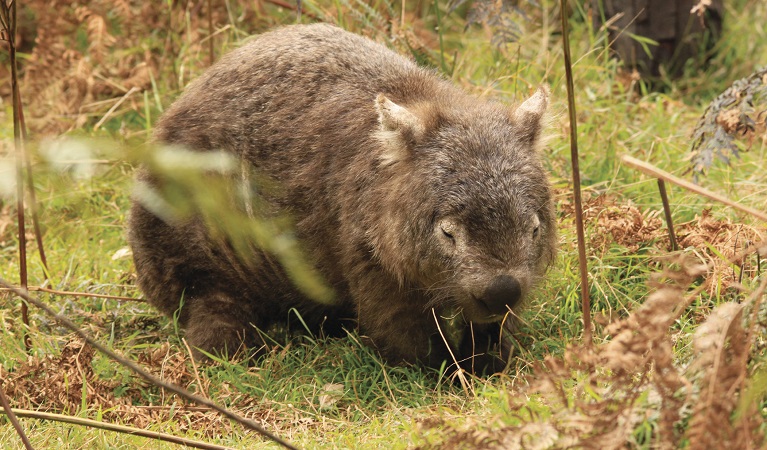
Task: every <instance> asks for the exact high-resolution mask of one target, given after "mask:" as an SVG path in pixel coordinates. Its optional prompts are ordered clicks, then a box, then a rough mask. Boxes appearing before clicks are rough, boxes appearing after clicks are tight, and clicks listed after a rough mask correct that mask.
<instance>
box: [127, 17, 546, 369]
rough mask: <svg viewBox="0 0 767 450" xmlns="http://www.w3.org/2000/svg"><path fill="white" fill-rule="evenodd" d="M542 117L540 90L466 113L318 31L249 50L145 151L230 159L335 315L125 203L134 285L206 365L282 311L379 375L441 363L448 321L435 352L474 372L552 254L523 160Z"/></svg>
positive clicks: (211, 75)
mask: <svg viewBox="0 0 767 450" xmlns="http://www.w3.org/2000/svg"><path fill="white" fill-rule="evenodd" d="M547 100H548V99H547V91H546V90H544V89H539V90H538V92H536V93H535V94H534V95H533V96H532V97H531V98H529V99H528V100H526V101H525V102H524V103H523V104H522V105H520V106H518V107H517V108H509V107H507V106H504V105H501V104H497V103H493V102H490V101H487V100H484V99H478V98H474V97H471V96H469V95H467V94H466V93H464V92H463V91H461V90H460V89H458V88H456V87H455V86H453V85H452V84H451V83H449V82H448V81H446V80H443V79H442V78H440V77H439V76H437V75H436V74H434V73H433V72H431V71H429V70H425V69H423V68H420V67H418V66H417V65H416V64H414V63H413V62H412V61H410V60H408V59H407V58H404V57H402V56H399V55H397V54H396V53H394V52H392V51H391V50H388V49H387V48H385V47H384V46H382V45H379V44H376V43H374V42H372V41H370V40H368V39H365V38H362V37H360V36H357V35H354V34H351V33H348V32H345V31H343V30H341V29H339V28H336V27H333V26H329V25H323V24H318V25H308V26H306V25H296V26H290V27H285V28H281V29H278V30H275V31H272V32H269V33H265V34H263V35H260V36H258V37H256V38H255V39H253V40H251V41H249V42H248V43H247V44H245V45H244V46H243V47H241V48H239V49H237V50H235V51H233V52H231V53H229V54H228V55H226V56H224V57H223V58H222V59H221V60H220V61H219V62H217V63H216V64H215V65H214V66H213V67H211V68H210V69H209V70H207V71H206V72H205V73H204V74H203V75H202V76H201V77H200V78H199V79H198V80H197V81H196V82H194V83H193V84H191V85H190V86H189V88H188V89H187V90H186V92H185V93H184V94H183V95H182V96H181V98H180V99H179V100H178V101H176V102H175V103H174V104H173V106H172V107H171V108H170V109H169V110H168V111H167V112H166V113H165V115H164V116H163V117H162V118H161V119H160V122H159V124H158V126H157V129H156V139H157V140H158V141H159V142H161V143H167V144H174V145H180V146H185V147H187V148H190V149H194V150H198V151H204V150H224V151H226V152H230V153H232V154H234V155H236V156H237V157H239V158H242V159H243V160H244V161H246V162H247V163H249V164H250V165H252V167H254V168H255V170H256V171H257V172H258V173H260V174H264V175H265V176H267V177H269V178H270V179H272V180H276V181H277V182H278V183H279V188H280V191H281V192H282V195H278V196H275V198H274V199H272V200H271V202H272V203H271V204H270V208H272V207H273V208H275V209H279V210H281V211H284V212H287V213H288V214H290V215H291V216H292V218H293V219H294V221H295V234H296V236H297V238H298V239H299V240H300V242H301V245H302V247H303V249H304V251H305V253H306V254H307V255H308V257H309V259H310V261H311V263H312V264H313V265H314V266H315V267H316V268H317V270H318V271H319V272H320V273H321V274H322V275H323V276H324V277H325V279H326V280H327V282H328V283H329V284H330V285H331V286H332V288H333V290H334V292H335V303H334V304H333V306H327V305H323V304H320V303H317V302H315V301H312V300H310V299H308V298H306V297H305V296H304V295H303V294H301V292H300V291H298V290H297V289H295V288H294V287H293V286H292V284H291V282H290V280H289V279H287V278H286V277H285V276H284V274H283V273H282V270H281V269H280V268H279V267H277V266H275V265H274V264H271V263H270V261H271V260H270V259H269V257H268V255H255V256H256V257H254V258H248V261H243V260H242V258H241V257H240V258H236V257H232V252H231V251H230V250H231V249H226V248H222V247H221V246H225V245H226V244H223V243H222V242H221V240H213V239H211V238H210V237H209V234H208V233H207V231H206V230H205V229H204V227H203V226H202V225H201V222H200V221H198V220H186V221H183V222H182V223H175V222H165V221H163V220H161V219H160V218H158V217H157V216H155V215H153V214H152V213H150V212H149V211H148V210H147V209H145V208H144V207H143V206H142V205H141V204H140V203H139V202H134V204H133V208H132V210H131V215H130V220H129V224H128V227H129V240H130V244H131V246H132V248H133V255H134V260H135V264H136V271H137V273H138V284H139V286H140V287H141V289H142V290H143V291H144V293H145V295H146V297H147V298H148V299H149V301H150V302H151V303H152V304H153V305H155V306H156V307H157V308H158V309H160V310H161V311H163V312H164V313H165V314H168V315H173V314H176V313H178V316H177V317H178V318H179V321H180V323H181V324H182V325H183V326H184V327H185V329H186V337H187V340H188V342H189V344H190V345H191V346H193V347H196V348H199V349H202V350H205V351H209V352H210V351H213V352H215V351H223V350H228V351H229V352H232V351H234V350H235V349H237V348H239V347H240V346H241V345H242V342H243V339H244V341H245V342H246V343H248V344H250V345H259V341H258V339H257V338H256V336H257V334H256V333H254V329H255V327H257V328H259V329H262V330H263V329H267V328H268V327H269V326H270V325H272V324H275V323H281V322H285V321H287V317H288V311H289V310H290V309H291V308H296V310H298V311H299V312H300V313H301V315H302V317H303V318H304V320H305V321H306V323H307V324H308V325H309V326H312V327H315V328H319V327H320V326H325V327H328V326H330V327H332V326H334V325H337V324H338V323H339V321H341V320H342V319H346V318H351V319H354V320H356V321H357V324H358V327H359V331H360V334H361V335H363V336H366V337H367V338H369V339H370V341H371V342H372V343H373V345H374V346H375V347H376V348H377V349H378V350H379V351H380V352H381V354H382V355H383V356H384V357H385V358H386V359H387V360H389V361H390V362H395V363H396V362H401V361H407V362H415V361H420V362H423V363H425V364H428V365H430V366H436V367H439V365H440V364H441V363H442V362H443V361H445V360H451V358H450V354H449V352H448V348H447V346H446V344H445V339H444V338H443V337H442V336H441V335H440V332H439V330H438V328H437V325H436V320H435V317H436V318H440V319H439V320H442V319H443V318H448V319H449V321H450V322H451V323H453V324H455V323H458V324H459V326H460V327H464V328H465V329H466V330H469V329H471V330H472V333H469V332H466V333H463V334H462V335H460V334H459V337H458V339H455V342H452V343H451V347H453V348H452V351H453V354H454V355H455V357H456V358H457V359H458V360H459V361H465V362H464V363H463V364H465V365H466V367H474V366H472V362H471V358H470V357H471V356H472V355H473V354H481V353H484V352H485V351H486V350H487V348H488V347H490V346H491V345H492V344H493V343H494V342H495V341H497V337H498V325H497V324H498V322H499V321H500V319H501V318H502V317H503V316H504V314H506V313H507V312H508V311H509V310H510V309H511V310H513V309H515V308H518V307H519V305H520V303H521V302H522V300H523V298H524V297H525V296H526V295H527V293H528V292H529V291H530V289H531V287H532V286H533V284H534V283H535V281H536V280H537V279H538V278H539V277H540V276H541V275H542V274H543V273H544V271H545V269H546V267H547V265H548V264H549V263H550V262H551V260H552V258H553V256H554V253H555V219H554V214H553V208H552V200H551V192H550V188H549V184H548V182H547V177H546V174H545V173H544V170H543V169H542V167H541V164H540V162H539V157H538V155H537V152H536V144H537V141H538V139H539V134H540V119H541V115H542V114H543V112H544V110H545V109H546V106H547ZM140 177H143V178H144V179H145V180H151V179H152V177H149V176H148V175H146V173H144V174H143V175H140ZM182 299H183V301H182ZM179 308H181V309H180V311H179ZM472 334H473V335H472ZM485 362H487V361H485ZM483 364H484V363H483Z"/></svg>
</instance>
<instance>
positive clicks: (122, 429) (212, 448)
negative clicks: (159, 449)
mask: <svg viewBox="0 0 767 450" xmlns="http://www.w3.org/2000/svg"><path fill="white" fill-rule="evenodd" d="M7 411H8V410H6V412H7ZM11 413H14V414H15V415H17V416H18V417H24V418H27V419H41V420H52V421H54V422H63V423H71V424H73V425H82V426H84V427H90V428H98V429H100V430H107V431H116V432H118V433H126V434H132V435H134V436H141V437H146V438H150V439H155V440H158V441H166V442H172V443H174V444H179V445H184V446H187V447H193V448H202V449H208V450H231V447H224V446H221V445H216V444H209V443H207V442H201V441H196V440H194V439H187V438H183V437H179V436H173V435H171V434H165V433H159V432H157V431H149V430H142V429H140V428H134V427H128V426H125V425H118V424H114V423H107V422H100V421H98V420H91V419H84V418H82V417H74V416H66V415H64V414H54V413H47V412H42V411H31V410H28V409H16V408H14V409H12V410H11ZM8 417H9V418H10V415H9V416H8Z"/></svg>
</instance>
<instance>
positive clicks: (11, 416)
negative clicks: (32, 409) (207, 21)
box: [0, 0, 34, 450]
mask: <svg viewBox="0 0 767 450" xmlns="http://www.w3.org/2000/svg"><path fill="white" fill-rule="evenodd" d="M0 1H3V2H4V1H5V0H0ZM2 385H3V383H2V379H0V404H1V405H2V406H3V411H4V412H5V415H7V416H8V420H10V421H11V423H12V424H13V428H15V429H16V433H18V434H19V437H20V438H21V442H22V443H24V448H26V449H27V450H34V448H33V447H32V443H31V442H29V438H28V437H27V435H26V434H24V429H23V428H21V424H20V423H19V419H17V418H16V416H17V414H15V413H16V411H14V410H13V409H12V408H11V404H10V403H8V397H6V396H5V392H3V387H2Z"/></svg>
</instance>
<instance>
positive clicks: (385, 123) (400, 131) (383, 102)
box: [376, 94, 424, 164]
mask: <svg viewBox="0 0 767 450" xmlns="http://www.w3.org/2000/svg"><path fill="white" fill-rule="evenodd" d="M376 109H377V110H378V122H379V124H380V128H379V130H378V133H376V137H377V138H378V140H379V141H381V143H382V144H384V152H383V153H382V154H381V161H382V162H384V163H385V164H391V163H394V162H397V161H399V160H401V159H403V158H405V157H406V156H407V152H408V148H409V147H410V146H412V145H413V144H414V143H415V142H416V141H417V140H418V139H420V138H421V136H423V134H424V124H423V121H422V120H421V119H420V118H418V117H417V116H416V115H415V114H413V113H411V112H410V111H408V109H407V108H404V107H402V106H400V105H398V104H396V103H394V102H393V101H391V100H389V99H388V98H386V96H385V95H384V94H378V97H376Z"/></svg>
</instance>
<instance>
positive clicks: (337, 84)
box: [156, 24, 457, 170]
mask: <svg viewBox="0 0 767 450" xmlns="http://www.w3.org/2000/svg"><path fill="white" fill-rule="evenodd" d="M445 90H447V91H453V90H454V89H453V88H452V87H451V86H450V85H449V84H447V83H445V82H444V81H442V80H440V79H439V77H437V76H436V75H435V74H433V73H431V72H430V71H427V70H425V69H422V68H420V67H418V66H417V65H416V64H415V63H413V62H412V61H410V60H408V59H407V58H404V57H402V56H400V55H398V54H396V53H394V52H393V51H391V50H389V49H387V48H386V47H384V46H383V45H380V44H376V43H374V42H372V41H370V40H369V39H365V38H363V37H361V36H358V35H355V34H352V33H349V32H346V31H344V30H341V29H340V28H337V27H335V26H332V25H327V24H314V25H296V26H290V27H285V28H280V29H277V30H273V31H270V32H268V33H264V34H262V35H259V36H257V37H255V38H253V39H252V40H250V41H249V42H248V43H246V44H245V45H243V46H242V47H240V48H238V49H236V50H234V51H232V52H230V53H229V54H227V55H225V56H224V57H223V58H222V59H221V60H220V61H219V62H217V63H216V64H215V65H214V66H213V67H211V68H210V69H209V70H208V71H206V72H205V73H204V74H203V75H202V76H201V77H200V78H199V79H198V80H196V81H195V82H194V83H192V84H191V85H190V86H189V88H188V89H187V90H186V92H185V93H184V95H183V96H182V97H181V98H180V99H179V100H178V101H177V102H176V103H174V105H173V106H172V108H171V109H170V110H169V111H168V112H167V113H166V114H165V115H164V116H163V118H162V119H161V120H160V123H159V124H158V128H157V131H156V138H157V140H158V141H161V142H165V143H174V144H182V145H186V146H188V147H190V148H195V149H224V150H229V151H234V152H236V153H238V154H239V155H243V156H244V157H245V158H246V159H248V160H249V162H251V163H252V164H254V165H255V166H256V167H261V168H264V169H267V170H268V169H269V167H264V166H265V165H266V166H268V165H269V162H268V161H267V159H269V158H268V157H267V155H266V154H267V153H269V152H271V151H286V150H290V149H299V148H300V149H302V151H305V152H311V151H313V150H315V149H316V148H317V146H318V142H320V141H322V145H323V147H325V148H327V147H331V146H332V144H334V142H333V139H336V138H337V139H339V140H340V142H338V143H337V144H339V145H343V147H346V148H355V145H357V144H359V143H360V142H359V140H366V139H368V138H369V134H370V130H372V129H373V128H374V127H375V125H376V123H377V114H376V112H375V109H374V108H373V107H372V105H373V102H374V100H375V97H376V95H377V94H379V93H382V92H384V93H386V95H387V96H388V97H389V98H390V99H391V100H392V101H394V102H395V103H396V102H405V103H413V102H418V101H420V100H426V99H435V98H439V97H440V94H439V92H440V91H445ZM456 93H457V91H456V92H453V94H454V95H455V94H456ZM320 136H322V139H318V137H320ZM328 144H330V145H328ZM254 149H257V151H256V152H255V154H254ZM307 156H308V155H307V154H304V155H302V158H301V159H302V160H304V161H305V160H306V157H307ZM347 156H348V155H347ZM274 162H275V163H277V161H274ZM279 163H280V165H281V166H282V167H283V168H285V167H286V166H284V165H283V164H288V165H290V166H291V167H292V168H293V169H295V161H292V160H284V159H283V160H281V161H280V162H279Z"/></svg>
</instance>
